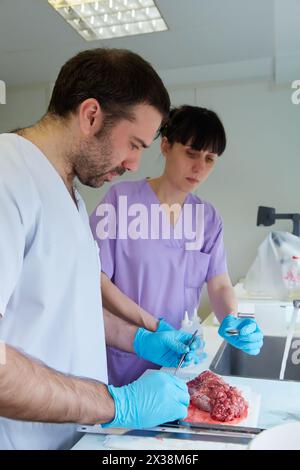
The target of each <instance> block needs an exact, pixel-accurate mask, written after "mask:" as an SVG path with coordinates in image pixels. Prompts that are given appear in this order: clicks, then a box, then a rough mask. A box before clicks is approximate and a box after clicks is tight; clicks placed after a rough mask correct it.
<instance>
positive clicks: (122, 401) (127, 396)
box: [102, 371, 190, 429]
mask: <svg viewBox="0 0 300 470" xmlns="http://www.w3.org/2000/svg"><path fill="white" fill-rule="evenodd" d="M108 390H109V393H110V394H111V395H112V397H113V399H114V401H115V417H114V419H113V421H111V422H110V423H106V424H103V425H102V427H104V428H105V427H114V428H135V429H137V428H148V427H153V426H158V425H159V424H163V423H165V422H168V421H175V420H176V419H184V418H186V416H187V407H188V405H189V401H190V396H189V392H188V388H187V385H186V383H185V382H184V381H183V380H180V379H178V378H177V377H174V376H173V375H169V374H165V373H163V372H160V371H153V372H151V373H150V374H148V375H145V376H142V377H140V378H139V379H138V380H136V381H135V382H132V383H131V384H129V385H124V386H123V387H114V386H113V385H109V386H108Z"/></svg>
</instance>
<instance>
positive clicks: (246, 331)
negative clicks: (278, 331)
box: [219, 315, 264, 356]
mask: <svg viewBox="0 0 300 470" xmlns="http://www.w3.org/2000/svg"><path fill="white" fill-rule="evenodd" d="M232 329H237V330H239V332H240V334H239V335H237V336H231V335H229V334H227V333H226V332H227V331H228V330H232ZM219 335H220V336H222V338H224V339H225V340H226V341H228V343H230V344H232V346H234V347H236V348H238V349H242V351H244V352H245V353H247V354H251V355H252V356H256V355H257V354H259V352H260V349H261V347H262V345H263V337H264V336H263V334H262V331H261V329H260V328H259V326H258V324H257V323H256V321H255V320H252V319H249V318H237V317H234V316H233V315H227V317H225V318H224V320H223V321H222V323H221V325H220V328H219Z"/></svg>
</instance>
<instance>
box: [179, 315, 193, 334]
mask: <svg viewBox="0 0 300 470" xmlns="http://www.w3.org/2000/svg"><path fill="white" fill-rule="evenodd" d="M181 330H183V331H186V333H194V331H195V329H193V322H192V321H191V320H190V319H189V314H188V311H187V310H186V311H185V312H184V318H183V320H182V322H181Z"/></svg>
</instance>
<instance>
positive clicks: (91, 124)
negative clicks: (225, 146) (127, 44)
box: [0, 49, 197, 449]
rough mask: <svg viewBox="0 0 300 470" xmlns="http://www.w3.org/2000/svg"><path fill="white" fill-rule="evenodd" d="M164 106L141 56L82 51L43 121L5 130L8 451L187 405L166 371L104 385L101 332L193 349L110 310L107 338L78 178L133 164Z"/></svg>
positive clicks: (93, 180) (141, 421)
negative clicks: (79, 427)
mask: <svg viewBox="0 0 300 470" xmlns="http://www.w3.org/2000/svg"><path fill="white" fill-rule="evenodd" d="M169 105H170V102H169V96H168V93H167V91H166V89H165V87H164V85H163V83H162V81H161V79H160V78H159V77H158V75H157V74H156V72H155V71H154V70H153V68H152V67H151V65H150V64H149V63H147V62H146V61H144V60H143V59H142V58H141V57H139V56H138V55H136V54H134V53H132V52H129V51H125V50H116V49H111V50H109V49H96V50H89V51H84V52H81V53H79V54H78V55H77V56H75V57H73V58H72V59H70V60H69V61H68V62H67V63H66V64H65V65H64V66H63V67H62V69H61V71H60V74H59V76H58V79H57V81H56V84H55V87H54V90H53V95H52V98H51V102H50V105H49V108H48V112H47V114H46V115H45V116H44V117H43V118H42V119H41V121H40V122H38V123H37V124H35V125H33V126H32V127H28V128H25V129H20V130H17V131H14V132H11V133H8V134H2V135H1V136H0V201H1V202H0V226H1V237H0V313H1V320H0V342H1V345H0V346H1V348H0V351H1V357H0V416H1V418H0V448H2V449H62V448H69V447H71V446H72V445H73V444H74V443H75V442H76V440H78V439H79V437H80V435H79V434H77V433H76V423H85V424H87V423H90V424H95V423H102V424H103V425H104V426H113V427H148V426H155V425H157V424H159V423H162V422H164V421H168V420H174V419H178V418H183V417H185V416H186V414H187V406H188V402H189V395H188V391H187V387H186V384H185V383H184V382H183V381H181V380H179V379H177V378H175V377H173V376H170V375H167V374H164V373H162V372H158V371H155V372H153V373H152V374H149V376H145V377H142V378H141V379H139V380H137V381H135V382H133V383H131V384H129V385H127V386H125V387H119V388H117V387H113V386H112V385H106V384H107V370H106V354H105V339H106V342H107V344H108V345H111V346H114V347H118V348H120V349H122V350H125V351H128V352H135V353H136V354H138V355H139V356H140V357H144V358H145V359H148V360H151V361H152V362H155V363H157V364H159V365H162V366H175V365H177V364H178V361H179V359H180V356H181V355H182V354H183V353H184V352H189V351H190V352H189V354H188V356H189V357H188V358H187V362H186V363H188V362H189V361H191V360H192V359H193V358H195V354H196V353H195V352H194V351H193V350H192V349H190V348H189V347H188V346H187V343H188V341H189V340H190V335H187V334H184V333H182V332H180V331H173V330H172V331H169V328H168V325H166V324H165V323H164V322H163V321H162V322H161V323H160V324H159V326H158V329H157V331H156V332H150V331H147V330H145V329H143V328H136V327H135V326H133V325H130V324H128V323H126V322H124V321H122V320H120V319H118V318H117V317H115V316H113V315H111V314H110V313H109V312H105V315H104V319H105V333H106V334H105V335H104V322H103V312H102V305H101V294H100V266H99V256H98V255H99V253H98V248H96V245H95V242H94V240H93V236H92V234H91V231H90V228H89V219H88V215H87V212H86V209H85V205H84V202H83V200H82V199H81V197H80V195H79V193H78V191H77V190H76V189H75V187H74V184H73V182H74V178H75V177H77V178H78V179H79V180H80V181H81V182H82V183H83V184H85V185H88V186H91V187H94V188H97V187H100V186H101V185H102V184H103V183H104V182H105V181H111V180H112V178H113V177H114V176H115V175H120V174H122V173H124V172H125V171H126V170H128V171H134V170H136V168H137V167H138V164H139V159H140V156H141V153H142V150H143V149H144V148H146V147H148V146H149V145H150V144H151V142H152V140H153V138H154V136H155V134H156V132H157V130H158V128H159V127H160V125H161V122H162V120H163V119H164V118H165V117H166V115H167V113H168V111H169ZM105 337H106V338H105ZM196 347H197V345H195V349H196ZM57 423H59V424H57Z"/></svg>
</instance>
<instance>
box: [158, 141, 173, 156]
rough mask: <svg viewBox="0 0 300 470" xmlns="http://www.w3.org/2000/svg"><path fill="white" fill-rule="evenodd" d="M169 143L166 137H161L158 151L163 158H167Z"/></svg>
mask: <svg viewBox="0 0 300 470" xmlns="http://www.w3.org/2000/svg"><path fill="white" fill-rule="evenodd" d="M170 147H171V145H170V143H169V141H168V139H167V138H166V137H163V138H162V139H161V143H160V150H161V153H162V154H163V155H164V156H167V154H168V152H169V150H170Z"/></svg>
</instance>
